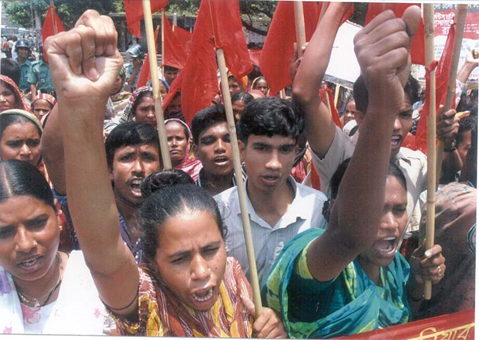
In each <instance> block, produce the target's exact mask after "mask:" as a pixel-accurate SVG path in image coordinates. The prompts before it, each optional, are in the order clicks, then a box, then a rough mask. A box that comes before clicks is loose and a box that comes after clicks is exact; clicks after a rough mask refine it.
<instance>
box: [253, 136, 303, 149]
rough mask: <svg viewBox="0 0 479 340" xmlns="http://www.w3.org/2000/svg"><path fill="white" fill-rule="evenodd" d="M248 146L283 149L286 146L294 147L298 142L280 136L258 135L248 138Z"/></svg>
mask: <svg viewBox="0 0 479 340" xmlns="http://www.w3.org/2000/svg"><path fill="white" fill-rule="evenodd" d="M248 144H251V145H254V144H263V145H268V146H271V147H277V148H279V147H283V146H286V145H296V144H298V142H297V141H296V140H294V138H292V137H285V136H281V135H273V136H271V137H269V136H259V135H250V136H249V137H248Z"/></svg>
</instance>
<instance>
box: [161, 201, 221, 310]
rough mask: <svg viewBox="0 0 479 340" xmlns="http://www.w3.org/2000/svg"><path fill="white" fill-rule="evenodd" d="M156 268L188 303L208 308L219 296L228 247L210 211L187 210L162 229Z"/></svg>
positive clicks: (199, 307)
mask: <svg viewBox="0 0 479 340" xmlns="http://www.w3.org/2000/svg"><path fill="white" fill-rule="evenodd" d="M155 263H156V270H157V271H158V273H159V275H160V276H161V277H162V279H163V281H164V282H165V284H166V285H167V286H168V287H169V288H170V289H171V290H172V291H173V292H174V293H175V294H176V296H177V297H178V298H179V299H180V300H181V301H182V302H183V303H184V304H186V305H187V306H189V307H191V308H193V309H196V310H203V311H204V310H208V309H210V308H211V307H212V306H213V304H214V303H215V301H216V300H217V299H218V295H219V292H220V284H221V281H222V280H223V275H224V272H225V267H226V249H225V244H224V241H223V237H222V235H221V233H220V230H219V228H218V225H217V223H216V221H215V219H214V218H213V216H212V215H211V214H210V213H209V212H204V211H185V212H183V213H182V214H181V215H178V216H175V217H172V218H170V219H168V220H167V221H166V223H164V224H163V225H162V226H161V228H160V232H159V245H158V249H157V251H156V258H155Z"/></svg>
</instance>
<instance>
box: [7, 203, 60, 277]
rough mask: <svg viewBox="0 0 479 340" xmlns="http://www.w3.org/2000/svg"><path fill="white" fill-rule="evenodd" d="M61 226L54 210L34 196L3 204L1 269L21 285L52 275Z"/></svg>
mask: <svg viewBox="0 0 479 340" xmlns="http://www.w3.org/2000/svg"><path fill="white" fill-rule="evenodd" d="M59 226H60V223H59V219H58V217H57V215H56V213H55V211H54V210H53V208H52V207H51V206H49V205H47V204H45V203H44V202H43V201H40V200H38V199H36V198H34V197H32V196H14V197H11V198H9V199H7V200H5V201H3V202H0V266H2V267H3V268H5V270H6V271H7V272H9V273H10V274H11V275H12V276H13V278H14V279H15V282H16V283H17V284H19V283H20V282H31V281H36V280H39V279H42V278H44V277H45V276H46V275H50V274H52V271H53V269H54V268H53V269H52V267H53V266H52V263H53V261H54V260H55V256H56V254H57V250H58V245H59V241H60V228H59ZM53 274H54V273H53Z"/></svg>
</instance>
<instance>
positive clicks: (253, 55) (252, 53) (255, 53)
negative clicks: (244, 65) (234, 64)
mask: <svg viewBox="0 0 479 340" xmlns="http://www.w3.org/2000/svg"><path fill="white" fill-rule="evenodd" d="M262 51H263V50H249V57H250V59H251V61H252V62H253V63H254V64H255V65H258V66H259V60H260V58H261V52H262Z"/></svg>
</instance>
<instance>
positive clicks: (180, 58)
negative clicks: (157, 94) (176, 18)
mask: <svg viewBox="0 0 479 340" xmlns="http://www.w3.org/2000/svg"><path fill="white" fill-rule="evenodd" d="M163 19H164V23H165V27H164V29H163V32H164V37H165V42H164V46H165V50H164V52H163V56H164V59H163V65H168V66H172V67H176V68H177V69H182V68H183V67H185V65H186V58H187V56H186V50H185V49H184V45H182V44H181V43H180V42H179V41H178V39H177V38H176V36H175V34H174V33H173V31H172V30H171V25H170V22H169V21H168V18H167V17H166V15H165V14H164V13H163Z"/></svg>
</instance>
